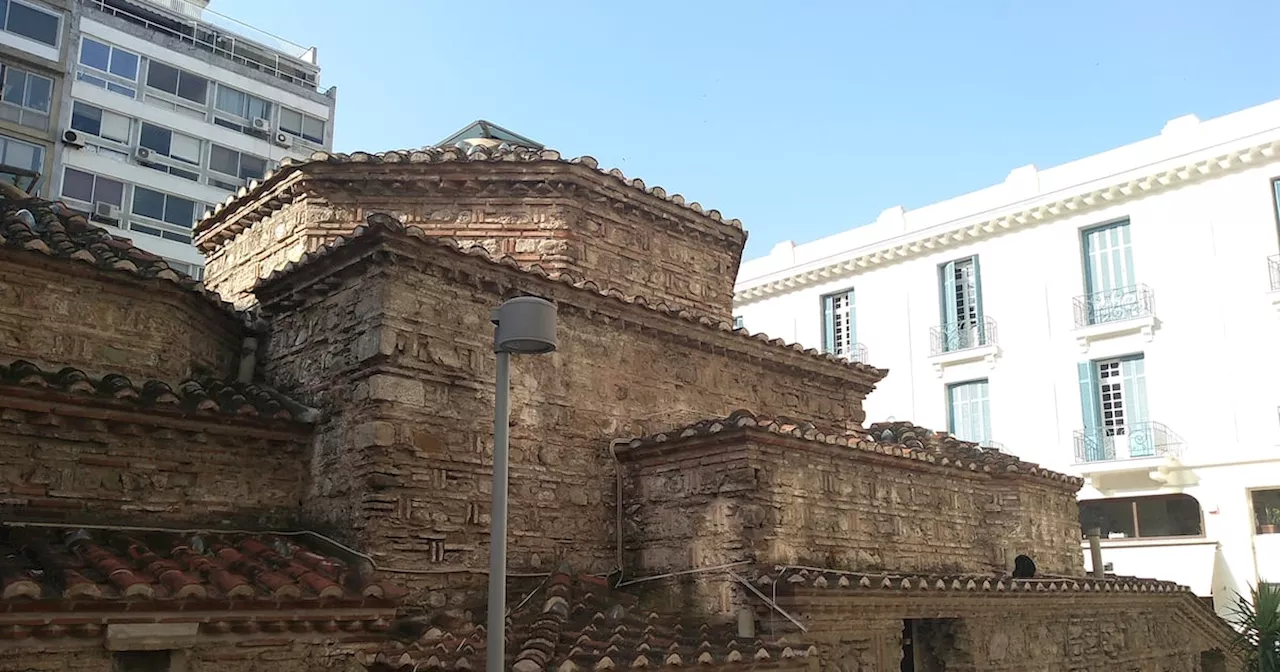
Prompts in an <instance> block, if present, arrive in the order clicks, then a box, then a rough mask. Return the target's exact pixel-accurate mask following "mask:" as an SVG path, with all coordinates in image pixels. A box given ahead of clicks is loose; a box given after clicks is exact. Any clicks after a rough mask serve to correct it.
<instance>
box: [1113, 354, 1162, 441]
mask: <svg viewBox="0 0 1280 672" xmlns="http://www.w3.org/2000/svg"><path fill="white" fill-rule="evenodd" d="M1120 375H1121V377H1122V378H1123V379H1124V393H1125V395H1126V399H1125V405H1124V411H1125V418H1126V421H1125V424H1127V425H1128V428H1127V431H1128V434H1129V456H1130V457H1147V456H1150V455H1155V452H1156V446H1155V442H1156V440H1157V439H1158V438H1159V437H1157V436H1156V433H1155V431H1153V429H1152V427H1151V426H1150V425H1148V424H1146V423H1147V421H1148V420H1149V417H1148V415H1147V375H1146V364H1145V362H1144V360H1143V358H1142V357H1134V358H1131V359H1126V360H1123V361H1121V362H1120Z"/></svg>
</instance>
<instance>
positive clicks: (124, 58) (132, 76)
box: [110, 49, 138, 82]
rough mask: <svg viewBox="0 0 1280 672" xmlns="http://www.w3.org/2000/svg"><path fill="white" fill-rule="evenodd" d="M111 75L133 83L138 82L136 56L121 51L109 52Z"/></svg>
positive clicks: (113, 50)
mask: <svg viewBox="0 0 1280 672" xmlns="http://www.w3.org/2000/svg"><path fill="white" fill-rule="evenodd" d="M110 72H111V74H113V75H119V76H121V77H124V78H125V79H127V80H129V81H131V82H133V81H137V80H138V56H137V54H134V53H131V52H128V51H125V50H123V49H112V50H111V70H110Z"/></svg>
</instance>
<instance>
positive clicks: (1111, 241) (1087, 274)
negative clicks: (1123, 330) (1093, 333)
mask: <svg viewBox="0 0 1280 672" xmlns="http://www.w3.org/2000/svg"><path fill="white" fill-rule="evenodd" d="M1082 243H1083V253H1084V285H1085V288H1084V291H1085V294H1086V297H1085V300H1086V315H1085V317H1086V320H1087V323H1088V324H1101V323H1103V322H1114V321H1117V320H1123V319H1127V318H1129V317H1133V316H1136V311H1137V310H1138V309H1139V304H1140V297H1139V293H1138V286H1137V285H1138V281H1137V278H1136V276H1135V275H1134V266H1133V245H1132V242H1131V240H1130V235H1129V221H1128V220H1124V221H1120V222H1115V223H1112V224H1107V225H1105V226H1099V227H1095V228H1092V229H1086V230H1085V231H1084V232H1083V234H1082Z"/></svg>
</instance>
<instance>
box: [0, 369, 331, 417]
mask: <svg viewBox="0 0 1280 672" xmlns="http://www.w3.org/2000/svg"><path fill="white" fill-rule="evenodd" d="M8 386H12V387H17V388H23V389H24V390H25V391H28V392H33V391H44V390H48V391H53V392H57V393H65V394H73V395H81V396H84V397H87V398H93V399H97V400H101V401H106V402H110V403H115V404H120V405H123V406H125V407H130V408H137V409H147V410H156V411H164V412H172V413H183V414H199V415H216V414H221V415H231V416H236V417H241V418H245V417H248V418H262V419H265V420H291V421H296V422H311V421H312V420H313V418H311V417H310V415H309V413H307V412H306V411H302V412H300V413H298V414H295V413H293V412H291V411H290V410H289V408H288V406H294V407H295V408H300V407H298V406H297V405H296V404H292V403H290V402H288V401H287V400H283V403H282V398H279V397H277V396H276V395H273V394H272V393H270V392H267V391H266V390H264V389H263V388H261V387H259V386H257V385H253V384H247V383H237V382H234V381H230V382H228V381H220V380H213V379H205V380H188V381H186V382H184V383H181V384H179V385H177V386H176V387H173V386H170V385H169V384H167V383H164V382H161V381H158V380H147V381H144V382H142V383H140V384H135V383H134V382H133V381H132V380H130V379H129V378H127V377H125V376H122V375H120V374H118V373H114V374H107V375H105V376H103V377H101V378H93V377H90V376H89V375H88V374H86V373H85V372H83V371H81V370H79V369H75V368H72V367H65V368H63V369H61V370H59V371H56V372H55V371H42V370H41V369H40V367H38V366H36V365H35V364H32V363H31V362H28V361H24V360H18V361H15V362H13V363H11V364H9V365H8V366H3V365H0V389H3V388H4V387H8Z"/></svg>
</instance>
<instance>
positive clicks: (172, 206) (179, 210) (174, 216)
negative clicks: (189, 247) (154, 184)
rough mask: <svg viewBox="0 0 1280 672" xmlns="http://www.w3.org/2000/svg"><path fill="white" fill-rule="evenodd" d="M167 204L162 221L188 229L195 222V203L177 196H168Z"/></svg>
mask: <svg viewBox="0 0 1280 672" xmlns="http://www.w3.org/2000/svg"><path fill="white" fill-rule="evenodd" d="M166 198H167V203H166V205H165V208H164V221H166V222H169V223H170V224H173V225H174V226H183V227H187V228H190V227H191V225H192V224H194V223H195V221H196V204H195V201H189V200H187V199H185V198H178V197H177V196H168V197H166Z"/></svg>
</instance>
